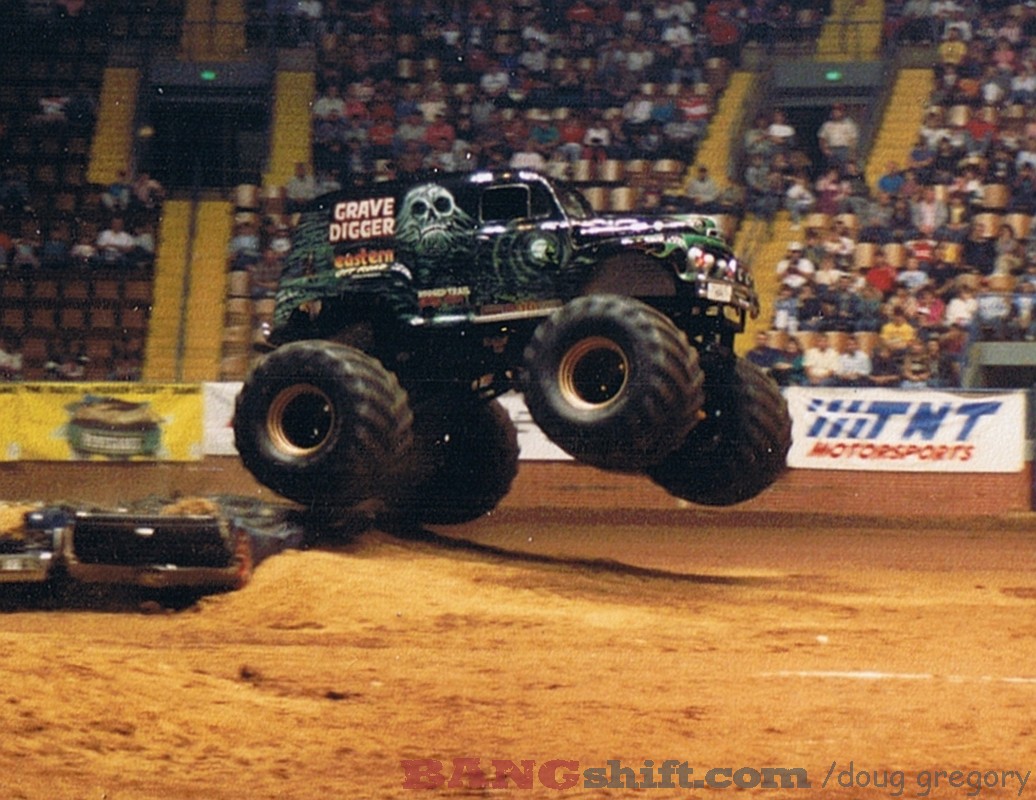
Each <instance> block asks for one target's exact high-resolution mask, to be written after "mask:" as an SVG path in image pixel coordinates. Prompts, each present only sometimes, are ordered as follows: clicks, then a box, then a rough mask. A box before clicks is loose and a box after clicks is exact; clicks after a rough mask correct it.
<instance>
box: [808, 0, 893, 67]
mask: <svg viewBox="0 0 1036 800" xmlns="http://www.w3.org/2000/svg"><path fill="white" fill-rule="evenodd" d="M884 18H885V3H884V0H834V3H833V4H832V8H831V13H830V14H829V15H828V17H827V19H826V20H825V21H824V25H823V27H822V28H821V30H820V36H819V37H818V38H817V45H816V52H817V54H818V58H819V59H821V60H823V61H873V60H874V59H877V58H880V56H881V50H882V34H883V29H882V25H881V24H880V23H879V22H878V20H883V19H884Z"/></svg>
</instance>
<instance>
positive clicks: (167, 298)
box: [144, 200, 233, 382]
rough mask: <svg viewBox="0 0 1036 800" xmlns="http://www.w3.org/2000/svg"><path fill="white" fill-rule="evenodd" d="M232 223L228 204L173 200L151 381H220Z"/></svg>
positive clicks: (166, 220) (152, 340)
mask: <svg viewBox="0 0 1036 800" xmlns="http://www.w3.org/2000/svg"><path fill="white" fill-rule="evenodd" d="M232 222H233V215H232V213H231V207H230V204H229V203H228V202H225V201H220V200H201V201H198V202H192V201H189V200H171V201H168V202H167V203H166V204H165V207H164V208H163V217H162V230H161V237H162V242H163V246H162V247H161V248H160V250H159V254H158V258H157V260H156V263H155V287H154V301H153V302H154V307H153V309H152V312H151V329H150V333H149V336H148V342H147V349H146V353H145V360H144V379H145V380H148V381H166V382H169V381H177V382H184V381H187V382H200V381H211V380H217V379H218V378H219V361H220V355H221V352H220V351H221V348H222V334H223V306H224V303H225V300H226V252H227V243H228V242H229V240H230V234H231V225H232Z"/></svg>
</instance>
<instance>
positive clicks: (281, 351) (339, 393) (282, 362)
mask: <svg viewBox="0 0 1036 800" xmlns="http://www.w3.org/2000/svg"><path fill="white" fill-rule="evenodd" d="M412 423H413V415H412V414H411V411H410V406H409V404H408V401H407V395H406V392H404V390H403V389H402V388H401V387H400V385H399V382H398V381H397V379H396V376H395V375H393V374H392V373H391V372H389V371H388V370H386V369H385V368H384V367H383V366H382V365H381V363H380V362H379V361H377V360H376V359H374V358H371V357H370V356H368V355H365V354H364V353H361V352H360V351H359V350H355V349H353V348H351V347H348V346H346V345H340V344H333V343H330V342H325V341H317V340H313V341H302V342H295V343H292V344H287V345H284V346H283V347H280V348H278V349H277V350H274V351H273V352H272V353H271V354H270V355H268V356H267V357H266V358H265V359H264V360H263V361H262V362H260V363H259V365H258V366H257V367H256V368H255V370H254V371H253V372H252V374H251V375H250V376H249V377H248V379H247V380H246V381H245V384H244V386H243V388H242V389H241V393H240V394H239V395H238V398H237V404H236V408H235V413H234V442H235V444H236V445H237V450H238V453H239V454H240V455H241V460H242V461H243V463H244V465H245V466H246V467H247V468H248V469H249V470H250V471H251V473H252V474H253V475H254V476H255V477H256V479H258V480H259V482H260V483H263V484H264V485H266V486H268V487H269V488H270V489H272V490H273V491H275V492H277V493H278V494H281V495H283V496H285V497H287V498H290V499H292V500H295V501H296V502H299V503H302V504H304V505H310V506H318V507H332V508H344V507H348V506H352V505H355V504H357V503H359V502H361V501H363V500H367V499H369V498H373V497H382V496H384V494H385V492H386V491H387V490H390V489H391V488H392V485H393V482H394V481H395V480H397V479H398V475H399V472H400V469H401V464H402V462H403V459H404V457H405V456H406V455H407V453H408V451H409V449H410V446H411V443H412V436H413V433H412Z"/></svg>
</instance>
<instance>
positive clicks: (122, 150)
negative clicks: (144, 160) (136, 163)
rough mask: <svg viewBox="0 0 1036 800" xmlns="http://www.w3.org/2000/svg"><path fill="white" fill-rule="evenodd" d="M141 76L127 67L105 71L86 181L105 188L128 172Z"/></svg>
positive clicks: (131, 155) (109, 68)
mask: <svg viewBox="0 0 1036 800" xmlns="http://www.w3.org/2000/svg"><path fill="white" fill-rule="evenodd" d="M139 87H140V72H139V71H138V70H136V69H132V68H127V67H108V68H107V69H105V70H104V79H103V82H102V84H101V97H100V102H99V103H98V104H97V108H98V113H97V125H96V129H95V131H94V137H93V141H92V142H91V145H90V166H89V169H88V171H87V180H88V181H89V182H90V183H96V184H101V185H107V184H110V183H112V182H113V181H114V180H115V179H116V177H118V174H119V171H120V170H127V171H128V169H129V165H130V163H131V162H132V159H133V134H134V121H135V117H136V113H137V92H138V90H139Z"/></svg>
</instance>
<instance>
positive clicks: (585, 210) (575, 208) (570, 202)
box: [557, 186, 594, 219]
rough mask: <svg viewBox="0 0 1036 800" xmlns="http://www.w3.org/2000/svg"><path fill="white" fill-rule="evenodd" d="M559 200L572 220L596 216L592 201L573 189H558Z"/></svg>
mask: <svg viewBox="0 0 1036 800" xmlns="http://www.w3.org/2000/svg"><path fill="white" fill-rule="evenodd" d="M557 193H558V200H559V202H560V203H561V206H562V207H563V208H564V209H565V213H566V214H567V215H568V216H569V218H570V219H589V218H590V217H592V216H593V215H594V210H593V206H591V205H590V201H589V200H587V199H586V198H585V197H583V195H582V194H580V193H579V192H577V191H576V190H575V189H572V188H571V187H560V186H559V187H558V189H557Z"/></svg>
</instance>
